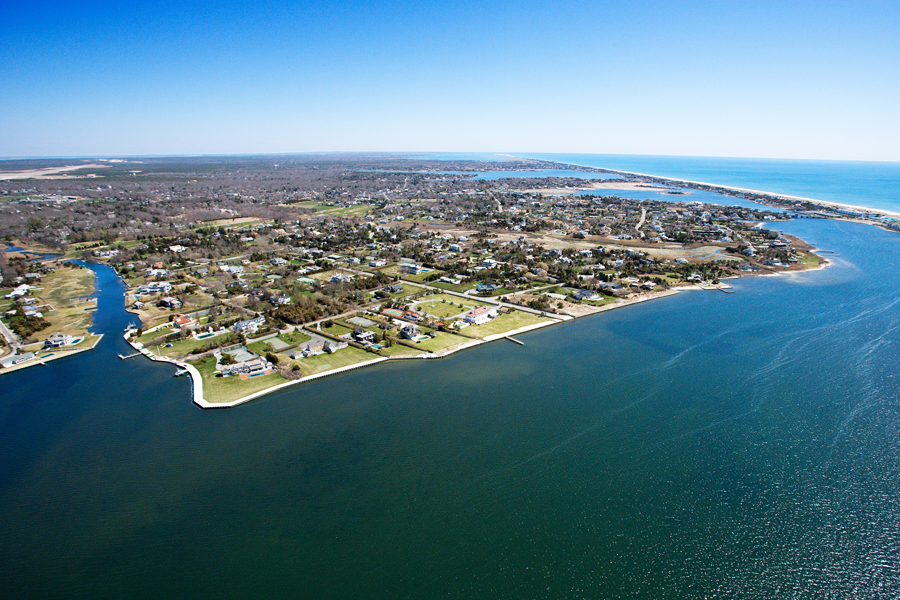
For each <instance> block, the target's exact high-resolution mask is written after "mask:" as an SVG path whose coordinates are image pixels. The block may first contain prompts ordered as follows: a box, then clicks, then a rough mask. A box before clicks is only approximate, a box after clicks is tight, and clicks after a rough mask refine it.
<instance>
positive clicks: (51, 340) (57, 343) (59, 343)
mask: <svg viewBox="0 0 900 600" xmlns="http://www.w3.org/2000/svg"><path fill="white" fill-rule="evenodd" d="M74 341H75V338H74V337H72V336H71V335H68V334H65V333H54V334H53V335H51V336H50V337H48V338H47V339H46V340H44V348H62V347H63V346H68V345H69V344H71V343H72V342H74Z"/></svg>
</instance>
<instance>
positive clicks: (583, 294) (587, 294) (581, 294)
mask: <svg viewBox="0 0 900 600" xmlns="http://www.w3.org/2000/svg"><path fill="white" fill-rule="evenodd" d="M572 295H573V296H574V297H575V299H576V300H600V299H601V298H602V296H600V294H598V293H597V292H595V291H594V290H576V291H575V293H573V294H572Z"/></svg>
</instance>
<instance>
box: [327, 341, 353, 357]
mask: <svg viewBox="0 0 900 600" xmlns="http://www.w3.org/2000/svg"><path fill="white" fill-rule="evenodd" d="M349 345H350V344H348V343H347V342H335V341H333V340H328V341H326V342H325V352H327V353H328V354H334V353H335V352H337V351H338V350H342V349H344V348H346V347H348V346H349Z"/></svg>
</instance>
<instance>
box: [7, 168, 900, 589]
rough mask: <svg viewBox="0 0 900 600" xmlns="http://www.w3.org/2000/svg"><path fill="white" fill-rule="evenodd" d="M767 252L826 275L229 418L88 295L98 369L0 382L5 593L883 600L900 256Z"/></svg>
mask: <svg viewBox="0 0 900 600" xmlns="http://www.w3.org/2000/svg"><path fill="white" fill-rule="evenodd" d="M598 166H599V165H598ZM658 174H664V173H658ZM670 176H674V175H671V174H670ZM758 176H759V177H760V178H761V179H762V178H764V177H766V175H765V174H764V173H760V174H759V175H758ZM682 177H683V178H686V179H687V178H689V177H686V176H683V175H682ZM691 178H693V177H691ZM722 183H723V184H731V185H736V184H735V183H734V182H733V181H722ZM748 187H751V186H748ZM754 187H755V186H754ZM763 189H765V188H763ZM823 191H824V190H823ZM809 195H813V194H809ZM815 197H820V198H821V197H822V194H819V195H817V196H815ZM778 226H779V227H780V228H781V229H783V230H784V231H786V232H788V233H791V234H794V235H799V236H800V237H803V238H804V239H806V240H808V241H809V242H810V243H812V244H814V245H816V246H818V247H820V248H824V249H826V250H829V251H833V254H828V257H829V258H830V259H832V260H833V262H834V265H833V266H832V267H830V268H828V269H825V270H821V271H814V272H806V273H801V274H795V275H790V276H779V277H757V278H745V279H741V280H737V281H736V282H734V287H735V291H736V293H734V294H722V293H718V292H700V291H698V292H691V293H683V294H679V295H677V296H672V297H669V298H665V299H661V300H657V301H653V302H649V303H645V304H641V305H635V306H632V307H629V308H627V309H624V310H617V311H612V312H608V313H603V314H600V315H596V316H593V317H588V318H585V319H579V320H577V321H575V322H571V323H567V324H563V325H559V326H555V327H551V328H547V329H544V330H539V331H535V332H532V333H529V334H526V335H523V336H521V339H522V340H523V341H524V342H525V343H526V345H525V347H520V346H518V345H513V344H508V343H504V342H497V343H493V344H487V345H483V346H480V347H477V348H474V349H472V350H469V351H466V352H463V353H460V354H457V355H454V356H453V357H451V358H448V359H445V360H440V361H427V362H426V361H422V362H418V361H403V362H401V363H400V364H388V365H379V366H377V367H374V368H370V369H363V370H358V371H353V372H349V373H346V374H343V375H340V376H336V377H330V378H325V379H322V380H318V381H315V382H311V383H309V384H302V385H300V386H295V387H292V388H289V389H287V390H285V391H282V392H279V393H275V394H272V395H270V396H267V397H265V398H263V399H261V400H259V401H256V402H252V403H250V404H247V405H243V406H241V407H239V408H236V409H230V410H221V411H201V410H199V409H197V408H196V407H194V406H193V405H192V404H191V403H190V391H189V383H188V382H187V381H185V380H183V379H178V378H174V377H172V374H173V372H174V368H173V367H170V366H167V365H161V364H155V363H150V362H149V361H144V360H143V359H133V360H129V361H121V360H119V359H118V358H117V356H116V354H117V353H119V352H123V351H124V350H126V349H127V348H128V347H127V346H126V345H125V343H124V341H122V340H121V331H122V329H123V328H124V326H125V325H126V324H127V323H129V322H130V321H131V316H130V315H128V314H127V313H126V312H125V311H124V310H123V308H122V300H121V291H122V288H121V284H120V283H119V281H118V279H117V278H116V277H115V276H114V274H113V273H112V272H111V270H109V269H108V268H105V267H99V266H97V267H94V268H95V269H96V271H97V273H98V283H99V285H100V287H101V289H102V290H103V291H102V293H100V295H99V310H98V313H97V319H96V324H95V328H96V330H97V331H98V332H103V333H107V334H108V335H107V336H106V337H105V338H104V340H103V342H102V343H101V344H100V346H98V348H97V349H96V350H93V351H91V352H87V353H84V354H81V355H78V356H73V357H69V358H66V359H62V360H59V361H55V362H53V363H50V364H49V365H47V366H46V367H34V368H32V369H30V370H25V371H22V372H18V373H11V374H6V375H2V376H0V432H2V436H0V458H2V460H0V507H2V510H0V561H2V562H0V564H2V565H3V567H2V569H0V590H2V591H3V592H4V596H5V597H15V598H62V597H65V598H82V597H83V598H121V597H129V598H144V597H146V598H158V597H160V596H168V597H173V598H193V597H197V596H200V595H211V596H215V597H220V598H241V597H247V596H250V595H254V596H260V595H265V596H276V595H277V596H302V597H306V598H431V597H444V598H446V597H450V598H548V599H549V598H705V597H725V598H733V597H741V598H822V597H839V598H844V597H896V596H897V595H898V594H900V573H898V571H897V568H896V560H897V556H898V549H900V507H898V503H897V500H896V499H897V498H898V494H900V477H898V475H900V473H898V470H900V456H898V447H900V446H898V433H900V427H898V425H900V392H898V389H900V387H898V381H897V373H896V369H895V366H896V364H897V361H898V358H900V311H898V304H900V285H898V284H900V281H898V278H900V276H898V270H897V264H898V262H897V256H898V251H900V246H898V244H900V236H898V235H897V234H896V233H892V232H887V231H883V230H880V229H877V228H875V227H872V226H867V225H860V224H853V223H842V222H834V221H824V220H802V221H796V222H787V223H781V224H779V225H778Z"/></svg>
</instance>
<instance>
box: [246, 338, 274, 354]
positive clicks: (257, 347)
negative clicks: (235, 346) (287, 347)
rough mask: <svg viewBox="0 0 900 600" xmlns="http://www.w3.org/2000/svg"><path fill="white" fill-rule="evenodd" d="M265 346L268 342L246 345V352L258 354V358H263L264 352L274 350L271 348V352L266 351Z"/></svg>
mask: <svg viewBox="0 0 900 600" xmlns="http://www.w3.org/2000/svg"><path fill="white" fill-rule="evenodd" d="M267 344H269V341H268V340H266V341H261V342H253V343H251V344H247V350H249V351H250V352H255V353H256V354H258V355H260V356H265V355H266V352H271V351H272V350H274V349H275V348H274V347H273V348H272V350H268V349H267V348H266V345H267Z"/></svg>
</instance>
